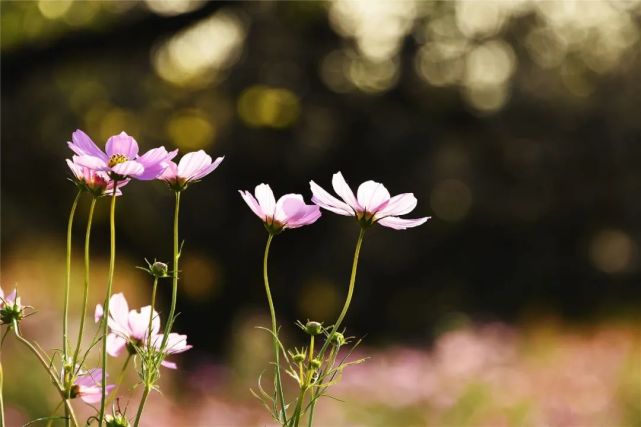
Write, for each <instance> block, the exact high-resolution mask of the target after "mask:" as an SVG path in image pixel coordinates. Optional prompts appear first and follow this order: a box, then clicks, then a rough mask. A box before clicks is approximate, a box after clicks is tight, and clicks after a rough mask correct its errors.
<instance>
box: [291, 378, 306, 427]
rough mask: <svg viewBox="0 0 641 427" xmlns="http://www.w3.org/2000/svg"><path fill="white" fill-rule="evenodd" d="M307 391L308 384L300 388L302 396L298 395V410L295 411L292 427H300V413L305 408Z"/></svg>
mask: <svg viewBox="0 0 641 427" xmlns="http://www.w3.org/2000/svg"><path fill="white" fill-rule="evenodd" d="M306 391H307V384H306V383H305V384H303V385H301V387H300V394H299V395H298V401H297V402H296V408H295V409H294V414H293V415H292V419H291V425H292V427H298V423H299V422H300V411H301V409H302V406H303V400H304V399H305V392H306Z"/></svg>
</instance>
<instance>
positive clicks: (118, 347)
mask: <svg viewBox="0 0 641 427" xmlns="http://www.w3.org/2000/svg"><path fill="white" fill-rule="evenodd" d="M126 345H127V340H126V339H125V338H124V337H122V336H120V335H117V334H115V333H111V334H108V335H107V354H109V356H111V357H118V356H120V355H121V354H122V351H123V350H124V349H125V346H126Z"/></svg>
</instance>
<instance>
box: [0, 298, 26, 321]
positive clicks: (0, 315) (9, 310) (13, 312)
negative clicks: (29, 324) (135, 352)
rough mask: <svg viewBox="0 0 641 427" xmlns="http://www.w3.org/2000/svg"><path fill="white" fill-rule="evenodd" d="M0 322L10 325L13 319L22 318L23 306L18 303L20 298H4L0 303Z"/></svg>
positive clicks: (19, 319)
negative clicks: (12, 299)
mask: <svg viewBox="0 0 641 427" xmlns="http://www.w3.org/2000/svg"><path fill="white" fill-rule="evenodd" d="M0 307H1V308H0V324H3V325H11V324H12V323H13V321H14V320H15V321H16V322H19V321H21V320H22V319H23V318H24V307H23V306H22V305H21V304H20V298H16V299H15V301H9V300H5V302H4V303H0Z"/></svg>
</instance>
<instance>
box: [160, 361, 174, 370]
mask: <svg viewBox="0 0 641 427" xmlns="http://www.w3.org/2000/svg"><path fill="white" fill-rule="evenodd" d="M160 364H161V365H162V366H164V367H165V368H169V369H178V365H176V364H175V363H174V362H169V361H167V360H163V361H162V362H160Z"/></svg>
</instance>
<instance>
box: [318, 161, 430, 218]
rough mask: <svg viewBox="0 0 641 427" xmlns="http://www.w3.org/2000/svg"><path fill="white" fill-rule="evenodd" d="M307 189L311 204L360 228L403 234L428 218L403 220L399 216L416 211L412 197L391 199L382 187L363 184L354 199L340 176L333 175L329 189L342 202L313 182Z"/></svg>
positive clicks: (369, 182)
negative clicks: (373, 226) (348, 218)
mask: <svg viewBox="0 0 641 427" xmlns="http://www.w3.org/2000/svg"><path fill="white" fill-rule="evenodd" d="M309 185H310V187H311V189H312V193H313V194H314V196H313V197H312V202H314V203H316V204H317V205H318V206H320V207H322V208H323V209H327V210H328V211H332V212H334V213H337V214H339V215H345V216H354V217H356V219H357V220H358V221H359V222H360V223H361V225H362V226H369V225H371V224H374V223H379V224H380V225H382V226H385V227H389V228H393V229H395V230H405V229H406V228H410V227H417V226H419V225H421V224H424V223H425V222H426V221H427V220H428V219H430V217H423V218H416V219H406V218H399V215H404V214H407V213H410V212H411V211H413V210H414V208H415V207H416V197H414V194H412V193H403V194H399V195H398V196H394V197H391V196H390V193H389V191H387V188H385V186H384V185H383V184H380V183H378V182H374V181H365V182H364V183H362V184H361V185H360V186H359V187H358V191H357V193H356V196H354V193H353V192H352V190H351V188H349V185H347V182H345V178H343V175H342V174H341V173H340V172H337V173H335V174H334V176H333V178H332V186H333V187H334V191H336V194H338V195H339V196H340V197H341V198H342V199H343V200H342V201H341V200H339V199H337V198H336V197H334V196H332V195H331V194H329V193H328V192H327V191H325V190H323V189H322V188H321V187H320V186H319V185H318V184H316V183H315V182H314V181H310V182H309Z"/></svg>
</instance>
